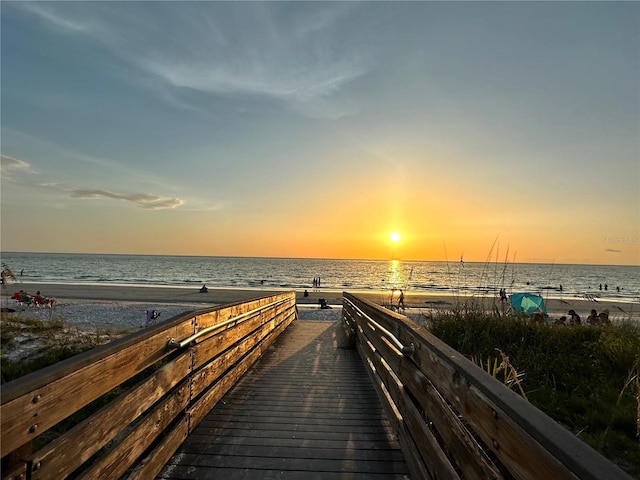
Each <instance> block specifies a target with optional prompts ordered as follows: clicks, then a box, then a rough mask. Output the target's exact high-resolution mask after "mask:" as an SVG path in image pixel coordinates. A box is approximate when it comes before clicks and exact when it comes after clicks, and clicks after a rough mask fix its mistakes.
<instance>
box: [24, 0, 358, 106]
mask: <svg viewBox="0 0 640 480" xmlns="http://www.w3.org/2000/svg"><path fill="white" fill-rule="evenodd" d="M90 7H91V8H89V7H87V6H86V5H82V4H75V3H72V4H57V3H49V4H40V3H37V4H31V3H29V4H27V6H24V7H23V8H25V10H26V11H28V12H31V13H33V14H35V15H37V16H39V17H40V18H41V19H43V20H45V21H47V22H49V23H50V24H51V25H53V26H54V27H56V28H58V29H63V30H64V31H65V32H66V33H71V34H78V35H83V36H88V37H91V38H92V39H93V40H96V41H97V42H98V43H99V44H100V45H102V46H103V47H105V48H106V49H107V50H109V51H110V52H111V54H113V55H115V56H116V57H118V58H120V59H122V60H124V61H125V62H127V63H128V64H129V65H130V67H131V68H132V69H135V70H137V72H138V76H139V75H141V74H142V75H145V76H147V77H148V78H154V79H156V81H160V82H161V84H163V85H165V86H171V87H173V88H178V89H191V90H195V91H198V92H202V93H205V94H214V95H226V96H228V95H257V96H264V97H268V98H272V99H276V100H279V101H282V102H284V103H285V104H287V105H289V106H290V107H292V108H293V109H294V110H298V111H300V112H303V113H308V114H310V115H312V116H315V115H317V116H325V115H327V116H331V117H335V116H340V115H341V114H342V113H345V114H346V113H349V111H350V110H351V109H352V108H353V107H350V108H349V109H347V110H344V111H343V112H342V111H341V109H340V108H339V107H340V105H341V104H342V102H339V101H336V102H335V104H333V105H328V102H330V101H331V100H332V97H333V96H334V95H336V94H338V93H340V91H341V90H342V89H343V88H345V87H346V86H347V85H348V84H349V83H350V82H352V81H353V80H354V79H356V78H358V77H360V76H362V75H364V74H366V73H367V71H368V70H369V66H368V62H367V60H366V59H365V58H364V57H363V56H362V55H361V54H360V53H359V52H360V50H359V49H358V48H357V47H354V46H352V45H351V46H350V45H348V44H344V43H342V42H341V41H340V39H339V38H338V37H335V38H334V37H333V36H332V35H330V34H329V35H327V33H328V32H331V31H332V29H335V28H337V27H338V26H339V25H340V22H341V21H343V20H345V18H346V17H348V16H349V15H350V14H351V13H352V10H354V8H356V7H354V6H351V5H347V6H345V5H341V4H334V3H329V4H324V5H319V6H316V7H315V8H309V9H299V10H296V9H294V10H296V14H295V15H292V14H290V13H289V10H290V9H288V8H286V7H284V6H283V5H280V4H277V3H276V4H270V3H268V4H253V3H251V4H246V3H240V4H225V3H216V2H212V3H206V2H205V3H201V4H199V7H200V8H199V10H198V14H197V15H193V14H192V13H193V12H191V11H190V10H188V9H189V8H190V7H193V6H190V7H189V6H184V5H180V6H177V5H175V4H172V3H159V4H157V8H155V9H154V12H153V15H154V17H155V18H154V20H156V22H148V21H147V19H145V18H144V16H142V17H140V16H139V15H135V11H134V10H135V9H136V8H137V7H136V5H135V4H134V5H128V4H117V8H112V7H111V6H110V5H106V6H105V5H104V4H102V5H94V4H91V5H90ZM185 9H187V10H188V11H187V12H186V13H183V10H185ZM148 14H149V13H148V10H147V11H146V15H148ZM138 17H140V19H139V20H136V19H137V18H138ZM159 19H160V20H161V22H159V23H160V24H163V25H166V28H165V29H163V30H158V29H157V28H155V25H157V24H158V20H159ZM247 32H251V35H247V34H246V33H247ZM135 77H136V76H132V77H131V78H129V80H130V81H134V82H137V81H138V80H137V79H136V78H135ZM138 83H139V84H140V85H146V86H152V88H158V92H159V95H161V96H163V97H164V98H166V97H167V95H166V91H165V90H163V89H162V88H160V87H159V86H156V87H153V82H148V81H140V82H138ZM176 95H178V96H179V92H176ZM181 100H182V101H183V102H187V103H189V101H190V100H187V99H181ZM316 102H318V103H316Z"/></svg>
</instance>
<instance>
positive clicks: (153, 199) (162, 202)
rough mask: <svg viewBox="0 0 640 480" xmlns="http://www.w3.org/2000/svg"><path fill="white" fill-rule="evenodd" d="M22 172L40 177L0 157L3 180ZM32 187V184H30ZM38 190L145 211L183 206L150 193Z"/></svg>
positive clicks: (50, 186)
mask: <svg viewBox="0 0 640 480" xmlns="http://www.w3.org/2000/svg"><path fill="white" fill-rule="evenodd" d="M17 172H24V173H27V174H29V175H33V176H34V178H38V177H39V176H40V175H39V174H38V173H37V172H35V171H34V170H33V168H32V166H31V164H30V163H28V162H25V161H24V160H19V159H17V158H13V157H10V156H8V155H0V173H1V174H2V177H3V179H4V180H7V179H12V178H13V175H12V174H14V173H17ZM30 184H31V185H32V186H33V185H34V183H32V182H30ZM35 185H36V186H37V187H38V188H47V189H49V190H57V191H63V192H67V193H69V192H70V193H71V197H72V198H76V199H89V200H95V199H111V200H122V201H125V202H131V203H134V204H136V205H138V206H139V207H142V208H144V209H147V210H165V209H173V208H177V207H180V206H181V205H184V203H185V202H184V200H182V199H180V198H175V197H168V196H163V195H156V194H152V193H115V192H112V191H109V190H101V189H88V188H73V187H67V186H63V185H60V184H58V183H55V182H46V183H36V184H35Z"/></svg>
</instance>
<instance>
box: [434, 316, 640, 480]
mask: <svg viewBox="0 0 640 480" xmlns="http://www.w3.org/2000/svg"><path fill="white" fill-rule="evenodd" d="M427 325H428V327H429V329H430V331H431V332H432V333H433V334H434V335H436V336H437V337H439V338H440V339H441V340H443V341H444V342H446V343H447V344H449V345H450V346H451V347H453V348H455V349H456V350H458V351H459V352H460V353H462V354H464V355H466V356H468V357H469V358H470V359H472V360H473V361H474V362H475V363H476V364H478V365H480V366H481V367H482V368H483V369H485V370H486V371H488V372H489V373H490V374H492V370H493V371H495V370H497V366H498V365H499V364H501V363H502V361H503V357H501V355H504V356H506V357H508V361H507V365H508V366H509V367H510V368H512V369H513V370H512V371H510V372H507V370H508V368H506V369H505V372H504V373H505V374H506V373H509V377H508V378H510V379H511V384H510V386H511V388H513V389H514V390H515V391H516V392H518V393H520V394H523V396H524V397H525V398H527V400H528V401H530V402H531V403H532V404H533V405H535V406H536V407H537V408H539V409H540V410H542V411H543V412H545V413H546V414H547V415H549V416H550V417H551V418H553V419H554V420H556V421H557V422H558V423H560V424H562V425H564V426H565V427H566V428H567V429H569V430H570V431H572V432H574V433H575V434H576V435H577V436H578V437H579V438H581V439H582V440H583V441H585V442H586V443H588V444H589V445H591V446H592V447H593V448H595V449H596V450H598V451H600V452H601V453H602V454H603V455H604V456H606V457H607V458H609V459H611V460H612V461H614V462H615V463H617V464H618V465H619V466H620V467H621V468H623V469H625V470H626V471H627V472H628V473H630V474H631V475H634V476H640V444H639V435H640V403H639V402H640V380H639V377H638V375H639V372H640V328H638V326H636V325H632V324H630V323H629V324H622V325H619V326H615V327H613V326H597V327H594V326H570V327H569V326H559V327H558V326H556V327H552V326H549V325H535V324H530V323H529V322H528V321H527V320H526V319H525V318H523V317H504V316H499V315H492V314H486V313H479V312H475V311H472V310H468V311H453V312H442V313H440V314H437V315H434V316H433V317H430V318H429V319H428V321H427ZM514 372H515V373H514ZM494 376H496V378H498V379H500V380H502V378H501V376H498V375H494ZM505 378H506V377H505ZM514 379H515V380H517V381H515V380H514ZM505 383H507V382H505ZM520 388H522V389H523V392H521V391H520V390H519V389H520Z"/></svg>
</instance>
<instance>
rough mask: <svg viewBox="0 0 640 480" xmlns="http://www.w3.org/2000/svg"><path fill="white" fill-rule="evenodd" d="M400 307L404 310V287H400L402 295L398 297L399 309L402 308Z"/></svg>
mask: <svg viewBox="0 0 640 480" xmlns="http://www.w3.org/2000/svg"><path fill="white" fill-rule="evenodd" d="M400 308H402V310H403V311H404V308H405V307H404V292H403V291H402V289H400V296H399V297H398V310H400Z"/></svg>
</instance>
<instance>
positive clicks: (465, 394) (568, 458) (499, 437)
mask: <svg viewBox="0 0 640 480" xmlns="http://www.w3.org/2000/svg"><path fill="white" fill-rule="evenodd" d="M343 319H344V321H345V322H346V324H347V326H348V327H349V328H350V329H351V331H352V332H353V333H354V334H355V335H356V336H357V342H356V345H357V348H358V350H359V353H360V355H361V357H362V359H363V361H364V362H365V365H366V366H367V370H368V372H369V373H370V376H371V378H372V380H373V382H374V385H375V387H376V389H377V390H378V394H379V396H380V398H381V400H382V403H383V405H384V406H385V410H386V412H387V415H388V416H389V418H390V419H392V424H393V427H394V429H395V433H396V435H397V436H398V439H399V441H400V444H401V446H402V450H403V452H404V456H405V460H406V461H407V465H408V466H409V469H410V472H411V477H412V478H415V479H418V478H425V479H459V478H464V479H488V478H489V479H491V478H496V479H502V478H504V479H511V478H517V479H538V480H539V479H542V480H546V479H549V480H551V479H553V480H557V479H573V480H575V479H576V478H578V479H593V480H596V479H600V480H604V479H606V480H612V479H630V478H631V477H630V476H628V475H627V474H626V473H624V472H623V471H622V470H621V469H619V468H618V467H617V466H615V465H614V464H613V463H611V462H610V461H609V460H607V459H606V458H604V457H603V456H602V455H600V454H599V453H598V452H596V451H595V450H593V449H592V448H591V447H589V446H588V445H587V444H585V443H583V442H582V441H581V440H579V439H578V438H577V437H576V436H574V435H573V434H572V433H571V432H569V431H568V430H565V429H564V428H562V427H561V426H560V425H558V424H557V423H556V422H554V421H553V420H552V419H551V418H549V417H547V416H546V415H544V414H543V413H542V412H541V411H540V410H538V409H537V408H535V407H534V406H532V405H531V404H530V403H528V402H527V401H526V400H524V399H523V398H522V397H520V396H519V395H517V394H516V393H515V392H513V391H511V390H510V389H509V388H507V387H506V386H504V385H503V384H502V383H500V382H499V381H498V380H496V379H494V378H493V377H491V376H490V375H488V374H487V373H486V372H484V371H483V370H482V369H481V368H479V367H477V366H476V365H474V364H473V363H472V362H470V361H469V360H467V359H465V358H464V357H463V356H462V355H461V354H460V353H458V352H457V351H455V350H453V349H452V348H450V347H449V346H447V345H446V344H445V343H443V342H442V341H440V340H438V339H437V338H436V337H434V336H433V335H431V334H430V333H429V332H428V331H427V330H426V329H425V328H422V327H420V326H418V325H416V324H415V323H414V322H412V321H411V320H409V319H408V318H406V317H404V316H402V315H398V314H396V313H394V312H391V311H389V310H387V309H384V308H382V307H380V306H378V305H375V304H373V303H371V302H369V301H366V300H364V299H360V298H358V297H355V296H353V295H350V294H348V293H345V294H344V295H343Z"/></svg>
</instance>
